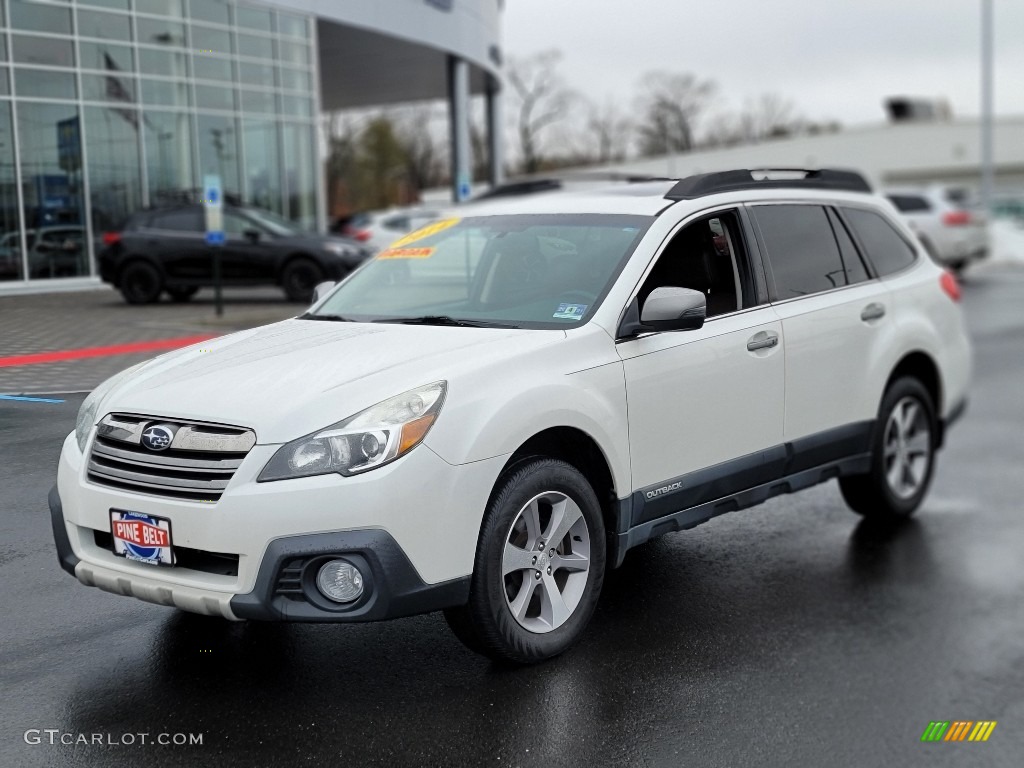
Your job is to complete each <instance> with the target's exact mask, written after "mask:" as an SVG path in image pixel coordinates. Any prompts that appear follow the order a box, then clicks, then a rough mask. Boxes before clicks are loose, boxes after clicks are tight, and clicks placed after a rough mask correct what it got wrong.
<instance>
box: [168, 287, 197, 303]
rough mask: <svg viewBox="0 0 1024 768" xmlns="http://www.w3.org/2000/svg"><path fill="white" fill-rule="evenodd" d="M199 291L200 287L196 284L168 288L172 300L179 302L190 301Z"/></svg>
mask: <svg viewBox="0 0 1024 768" xmlns="http://www.w3.org/2000/svg"><path fill="white" fill-rule="evenodd" d="M197 293H199V287H198V286H195V285H185V286H175V287H174V288H168V289H167V294H168V295H169V296H170V297H171V301H175V302H178V303H179V304H181V303H184V302H186V301H189V300H190V299H191V298H192V297H193V296H195V295H196V294H197Z"/></svg>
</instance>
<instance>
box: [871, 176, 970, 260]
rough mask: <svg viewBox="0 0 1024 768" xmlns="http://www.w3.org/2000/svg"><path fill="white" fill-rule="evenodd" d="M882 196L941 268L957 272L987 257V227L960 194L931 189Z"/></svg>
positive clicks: (902, 190)
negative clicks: (894, 208) (902, 218)
mask: <svg viewBox="0 0 1024 768" xmlns="http://www.w3.org/2000/svg"><path fill="white" fill-rule="evenodd" d="M885 195H886V197H888V198H889V200H890V201H891V202H892V204H893V205H895V206H896V208H897V209H898V210H899V211H900V213H902V214H903V216H904V217H905V219H906V220H907V223H908V224H909V225H910V228H911V229H912V230H914V232H916V233H917V236H918V238H920V240H921V243H922V245H924V247H925V250H927V251H928V253H929V254H930V255H931V257H932V258H933V259H935V261H937V262H938V263H940V264H942V265H943V266H946V267H949V268H950V269H952V270H953V271H955V272H960V271H962V270H963V269H964V268H965V267H966V266H967V265H968V264H970V263H971V262H972V261H977V260H979V259H983V258H985V256H986V255H987V254H988V248H989V244H988V223H987V221H986V219H985V216H984V215H983V214H982V213H981V212H979V211H977V210H974V209H972V208H971V206H970V205H969V204H968V202H967V200H968V198H967V196H966V195H965V194H964V191H963V190H960V189H955V188H950V187H943V186H940V185H935V186H930V187H904V188H899V189H887V190H886V192H885Z"/></svg>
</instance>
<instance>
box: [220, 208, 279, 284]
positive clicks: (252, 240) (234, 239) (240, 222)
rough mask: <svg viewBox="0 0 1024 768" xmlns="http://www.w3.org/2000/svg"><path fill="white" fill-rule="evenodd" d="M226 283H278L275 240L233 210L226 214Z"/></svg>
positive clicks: (224, 269) (224, 265)
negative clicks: (275, 279) (275, 280)
mask: <svg viewBox="0 0 1024 768" xmlns="http://www.w3.org/2000/svg"><path fill="white" fill-rule="evenodd" d="M224 237H225V241H224V248H223V251H222V265H221V268H222V270H223V275H224V279H225V280H226V281H230V282H236V283H245V282H249V283H251V282H269V281H272V280H273V279H274V277H275V276H276V275H275V270H274V242H273V236H272V235H271V234H270V233H269V232H267V231H266V230H265V229H264V228H263V227H261V226H260V225H258V224H257V223H256V222H254V221H252V220H250V219H249V218H248V217H246V216H244V215H243V214H241V213H240V212H239V211H236V210H234V209H231V208H227V209H225V211H224Z"/></svg>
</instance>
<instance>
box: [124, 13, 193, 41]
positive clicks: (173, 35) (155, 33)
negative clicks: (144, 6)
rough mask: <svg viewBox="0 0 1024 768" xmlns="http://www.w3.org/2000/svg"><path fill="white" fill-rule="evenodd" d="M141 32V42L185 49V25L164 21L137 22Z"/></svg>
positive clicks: (147, 20) (140, 19)
mask: <svg viewBox="0 0 1024 768" xmlns="http://www.w3.org/2000/svg"><path fill="white" fill-rule="evenodd" d="M135 23H136V26H137V27H138V31H139V42H140V43H150V44H152V45H157V44H159V45H176V46H179V47H181V48H184V47H185V25H184V24H181V23H179V22H177V21H169V20H168V21H165V20H163V19H143V18H139V19H137V20H136V22H135Z"/></svg>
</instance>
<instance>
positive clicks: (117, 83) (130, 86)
mask: <svg viewBox="0 0 1024 768" xmlns="http://www.w3.org/2000/svg"><path fill="white" fill-rule="evenodd" d="M136 96H137V90H136V85H135V78H134V77H132V76H131V75H118V74H115V73H113V72H111V73H110V74H109V75H90V74H87V73H83V74H82V98H83V99H85V100H86V101H113V102H119V103H121V104H123V105H134V104H136V103H137V98H136Z"/></svg>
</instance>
